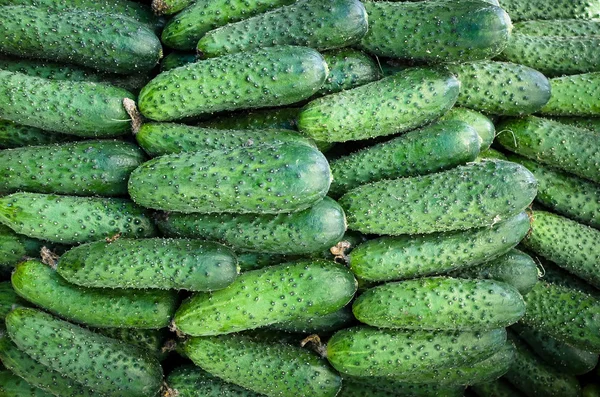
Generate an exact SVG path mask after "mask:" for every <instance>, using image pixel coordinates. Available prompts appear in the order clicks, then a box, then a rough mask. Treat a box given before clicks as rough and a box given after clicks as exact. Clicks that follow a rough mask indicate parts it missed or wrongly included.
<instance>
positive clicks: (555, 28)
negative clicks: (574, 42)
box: [514, 19, 600, 37]
mask: <svg viewBox="0 0 600 397" xmlns="http://www.w3.org/2000/svg"><path fill="white" fill-rule="evenodd" d="M514 32H515V33H519V34H524V35H529V36H555V37H586V36H598V35H599V34H600V21H597V20H596V21H586V20H582V19H559V20H553V21H543V20H541V21H523V22H518V23H515V25H514Z"/></svg>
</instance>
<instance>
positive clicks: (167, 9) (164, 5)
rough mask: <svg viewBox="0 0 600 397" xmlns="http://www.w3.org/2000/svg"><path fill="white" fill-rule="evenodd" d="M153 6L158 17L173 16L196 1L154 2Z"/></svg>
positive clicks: (166, 0) (162, 0)
mask: <svg viewBox="0 0 600 397" xmlns="http://www.w3.org/2000/svg"><path fill="white" fill-rule="evenodd" d="M151 4H152V11H154V13H155V14H156V15H163V14H164V15H171V14H175V13H177V12H179V11H181V10H183V9H185V8H186V7H188V6H189V5H191V4H194V0H152V2H151Z"/></svg>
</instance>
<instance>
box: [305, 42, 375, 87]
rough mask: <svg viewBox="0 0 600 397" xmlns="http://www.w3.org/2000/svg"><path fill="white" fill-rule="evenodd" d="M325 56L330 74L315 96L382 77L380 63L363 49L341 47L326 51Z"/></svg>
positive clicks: (358, 85) (357, 85)
mask: <svg viewBox="0 0 600 397" xmlns="http://www.w3.org/2000/svg"><path fill="white" fill-rule="evenodd" d="M323 58H324V59H325V62H327V65H328V66H329V76H328V77H327V80H325V84H323V86H322V87H321V89H320V90H319V92H317V93H316V94H315V96H323V95H330V94H335V93H336V92H340V91H345V90H349V89H352V88H356V87H360V86H361V85H365V84H368V83H371V82H373V81H376V80H379V79H380V78H381V72H380V70H379V65H378V64H377V63H376V62H375V60H374V59H373V58H371V57H370V56H369V55H367V54H365V53H364V52H362V51H358V50H355V49H352V48H341V49H338V50H331V51H326V52H324V53H323Z"/></svg>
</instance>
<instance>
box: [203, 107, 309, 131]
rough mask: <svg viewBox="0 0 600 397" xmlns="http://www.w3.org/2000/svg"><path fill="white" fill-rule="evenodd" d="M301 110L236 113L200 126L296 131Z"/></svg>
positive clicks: (278, 109) (226, 128)
mask: <svg viewBox="0 0 600 397" xmlns="http://www.w3.org/2000/svg"><path fill="white" fill-rule="evenodd" d="M300 110H301V109H300V108H275V109H259V110H251V111H243V112H234V113H229V114H225V115H222V116H217V117H215V118H211V119H210V120H208V121H203V122H201V123H199V124H198V125H199V126H201V127H208V128H216V129H220V130H273V129H274V130H294V131H298V125H297V122H296V119H297V118H298V114H299V113H300Z"/></svg>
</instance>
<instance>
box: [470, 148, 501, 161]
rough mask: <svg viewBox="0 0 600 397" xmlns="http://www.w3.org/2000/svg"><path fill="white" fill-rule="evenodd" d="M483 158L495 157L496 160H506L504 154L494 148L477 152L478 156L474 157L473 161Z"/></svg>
mask: <svg viewBox="0 0 600 397" xmlns="http://www.w3.org/2000/svg"><path fill="white" fill-rule="evenodd" d="M485 159H496V160H505V161H508V158H507V157H506V155H505V154H504V153H502V152H499V151H498V150H496V149H491V148H490V149H488V150H483V151H481V152H479V156H477V158H476V159H475V161H482V160H485Z"/></svg>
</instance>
